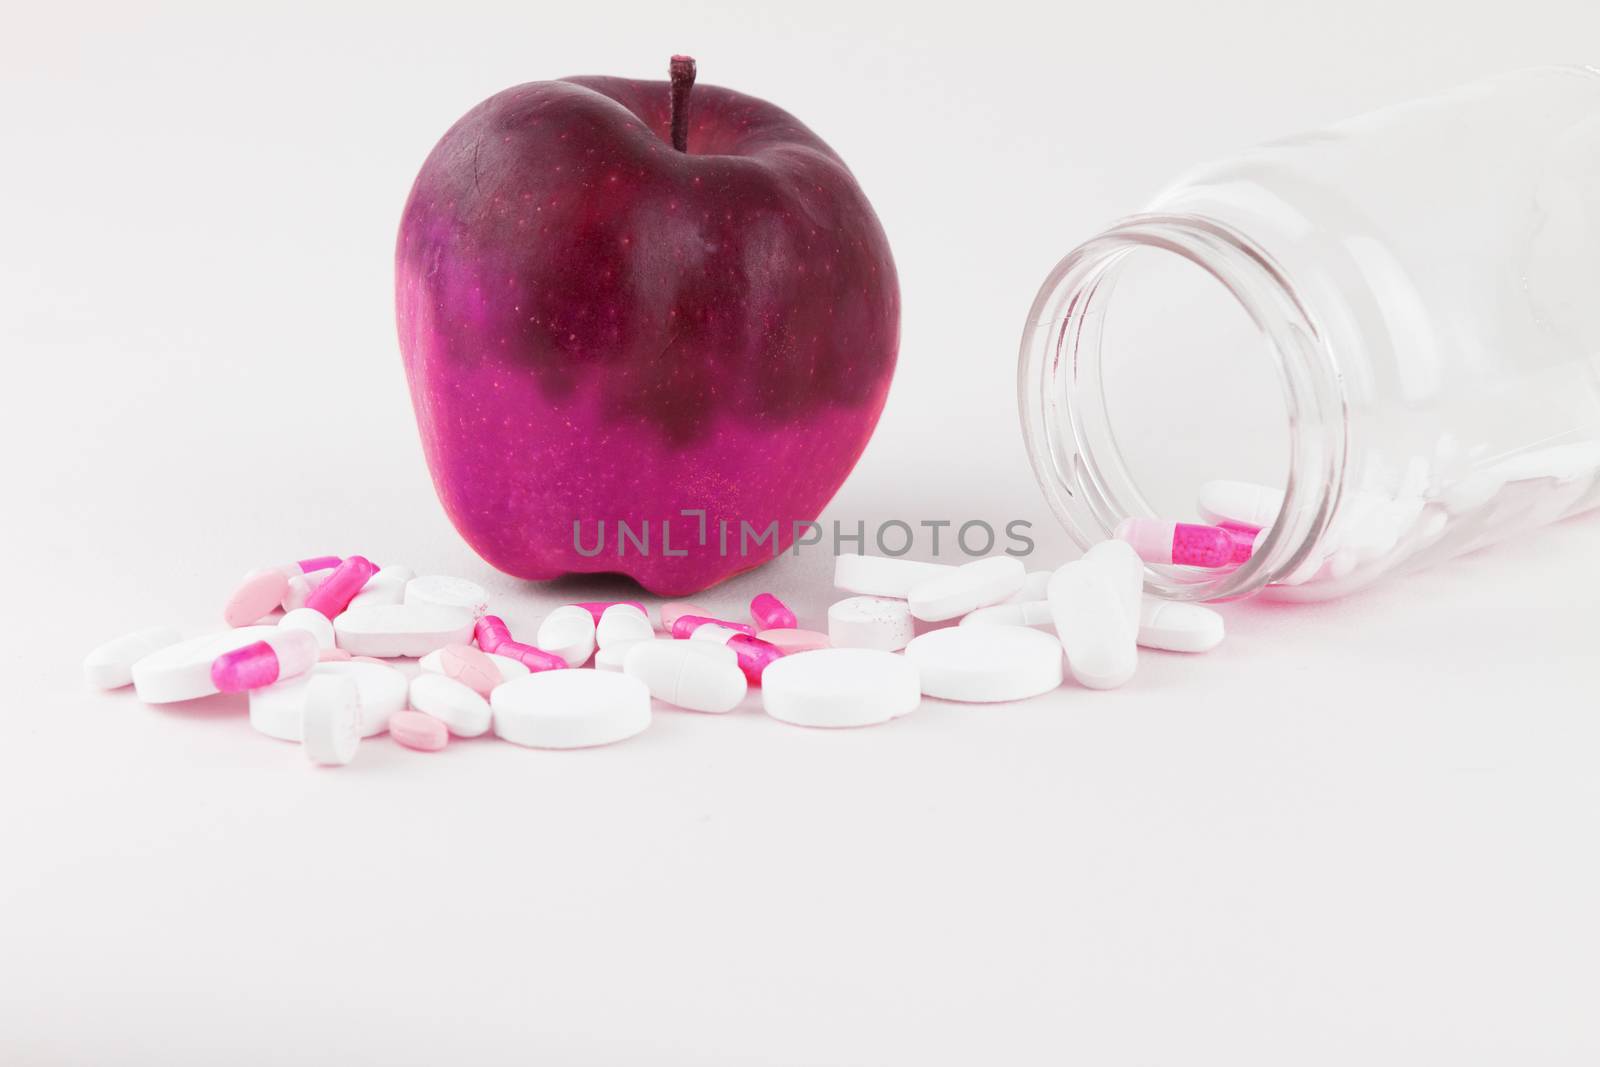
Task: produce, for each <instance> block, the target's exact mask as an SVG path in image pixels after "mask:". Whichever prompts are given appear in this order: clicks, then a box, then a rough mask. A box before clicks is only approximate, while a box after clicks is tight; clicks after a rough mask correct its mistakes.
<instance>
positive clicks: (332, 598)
mask: <svg viewBox="0 0 1600 1067" xmlns="http://www.w3.org/2000/svg"><path fill="white" fill-rule="evenodd" d="M377 573H378V566H377V564H375V563H373V562H372V561H371V560H370V559H367V558H366V557H365V556H351V557H350V558H349V559H347V560H345V561H344V562H343V563H341V564H339V565H338V566H337V567H335V568H334V569H333V573H332V574H330V575H328V577H327V579H326V580H325V581H324V582H323V583H322V584H321V585H319V586H317V587H316V588H315V589H313V590H312V591H311V595H310V596H308V597H306V607H308V608H310V609H312V610H313V611H320V612H322V614H324V615H326V616H327V617H328V618H330V619H332V618H335V617H337V616H338V615H339V613H340V612H342V611H344V609H345V608H347V607H349V606H350V601H351V600H353V599H355V595H356V594H357V593H359V592H361V587H362V586H364V585H366V584H367V581H368V579H370V578H371V577H372V576H373V575H374V574H377ZM288 584H289V583H288V582H287V581H285V582H284V586H285V588H287V586H288ZM279 599H280V600H281V599H282V596H281V594H280V596H279Z"/></svg>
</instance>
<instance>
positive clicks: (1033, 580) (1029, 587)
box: [1003, 571, 1054, 604]
mask: <svg viewBox="0 0 1600 1067" xmlns="http://www.w3.org/2000/svg"><path fill="white" fill-rule="evenodd" d="M1052 573H1054V572H1052V571H1029V572H1028V573H1027V576H1026V577H1025V578H1023V581H1022V588H1021V589H1018V590H1017V591H1016V592H1015V593H1012V594H1011V595H1010V596H1009V597H1007V598H1006V599H1005V600H1004V601H1003V603H1006V604H1027V603H1030V602H1033V601H1037V600H1044V599H1045V598H1046V597H1048V596H1049V595H1050V575H1051V574H1052Z"/></svg>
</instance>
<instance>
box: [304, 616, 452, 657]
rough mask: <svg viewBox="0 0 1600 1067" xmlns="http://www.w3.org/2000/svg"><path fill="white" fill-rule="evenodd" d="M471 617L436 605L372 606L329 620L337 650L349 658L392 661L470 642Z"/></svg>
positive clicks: (424, 654)
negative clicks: (340, 649) (369, 657)
mask: <svg viewBox="0 0 1600 1067" xmlns="http://www.w3.org/2000/svg"><path fill="white" fill-rule="evenodd" d="M472 621H473V620H472V615H471V614H470V613H469V612H467V611H466V610H464V609H462V608H459V607H440V606H438V605H437V604H373V605H371V606H370V607H365V608H352V609H350V610H349V611H346V612H345V613H344V614H342V615H340V616H339V617H338V618H336V619H334V620H333V632H334V635H335V636H336V637H337V638H338V641H339V647H340V648H342V649H344V650H345V651H346V652H349V653H350V654H351V655H352V656H374V657H376V658H378V659H393V658H395V657H396V656H426V655H427V654H428V653H429V652H432V651H433V650H434V649H438V648H443V647H444V646H445V645H464V644H466V643H467V642H468V641H470V640H472Z"/></svg>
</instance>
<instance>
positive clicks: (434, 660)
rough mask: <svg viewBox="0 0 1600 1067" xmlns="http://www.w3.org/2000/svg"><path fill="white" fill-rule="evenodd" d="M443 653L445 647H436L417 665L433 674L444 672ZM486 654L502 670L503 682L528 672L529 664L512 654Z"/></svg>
mask: <svg viewBox="0 0 1600 1067" xmlns="http://www.w3.org/2000/svg"><path fill="white" fill-rule="evenodd" d="M443 653H444V650H443V649H441V648H436V649H434V650H433V651H432V652H429V653H428V654H427V655H426V656H423V657H422V658H421V659H419V660H417V666H418V667H420V668H421V669H422V670H425V671H428V672H429V673H431V674H443V673H444V654H443ZM484 655H486V656H488V657H489V662H490V663H493V664H494V665H495V669H497V670H498V671H499V672H500V680H501V681H502V682H509V681H511V679H513V678H521V677H522V676H523V675H524V674H527V673H528V666H527V664H525V663H523V662H522V661H521V660H514V659H512V658H511V657H510V656H497V655H495V654H494V653H493V652H485V653H484Z"/></svg>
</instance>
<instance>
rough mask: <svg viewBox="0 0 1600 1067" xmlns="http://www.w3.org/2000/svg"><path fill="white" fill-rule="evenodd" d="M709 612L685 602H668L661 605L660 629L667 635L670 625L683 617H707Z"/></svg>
mask: <svg viewBox="0 0 1600 1067" xmlns="http://www.w3.org/2000/svg"><path fill="white" fill-rule="evenodd" d="M710 614H711V612H709V611H707V610H706V609H705V608H703V607H701V606H700V605H699V604H691V603H690V602H689V601H687V600H669V601H668V602H667V603H665V604H663V605H661V628H662V629H663V630H666V631H667V632H668V633H671V632H672V624H673V623H675V622H677V621H678V618H679V617H680V616H683V615H701V616H709V615H710Z"/></svg>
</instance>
